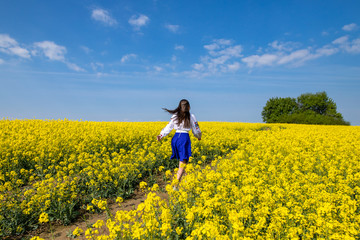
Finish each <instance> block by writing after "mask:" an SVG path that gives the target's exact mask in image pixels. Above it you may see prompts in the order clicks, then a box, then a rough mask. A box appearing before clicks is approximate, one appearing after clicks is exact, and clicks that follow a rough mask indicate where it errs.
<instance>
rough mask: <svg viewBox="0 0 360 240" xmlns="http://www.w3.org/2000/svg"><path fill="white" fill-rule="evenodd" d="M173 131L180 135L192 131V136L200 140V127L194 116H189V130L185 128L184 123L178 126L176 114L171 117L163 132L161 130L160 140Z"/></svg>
mask: <svg viewBox="0 0 360 240" xmlns="http://www.w3.org/2000/svg"><path fill="white" fill-rule="evenodd" d="M173 129H175V130H176V132H180V133H188V132H189V131H190V130H192V132H193V134H194V136H195V137H196V138H198V139H201V131H200V127H199V124H198V123H197V121H196V118H195V115H194V114H190V128H185V127H184V122H181V123H180V124H178V123H177V116H176V114H174V115H172V116H171V119H170V122H169V123H168V124H167V125H166V127H165V128H164V129H163V130H161V132H160V138H163V137H165V136H167V135H168V134H169V133H170V132H171V131H172V130H173Z"/></svg>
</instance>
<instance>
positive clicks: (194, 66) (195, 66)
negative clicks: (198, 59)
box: [192, 63, 204, 71]
mask: <svg viewBox="0 0 360 240" xmlns="http://www.w3.org/2000/svg"><path fill="white" fill-rule="evenodd" d="M192 67H193V68H194V69H195V70H197V71H201V70H204V64H202V63H194V64H193V65H192Z"/></svg>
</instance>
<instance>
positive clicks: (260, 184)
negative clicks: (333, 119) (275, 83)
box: [0, 120, 360, 239]
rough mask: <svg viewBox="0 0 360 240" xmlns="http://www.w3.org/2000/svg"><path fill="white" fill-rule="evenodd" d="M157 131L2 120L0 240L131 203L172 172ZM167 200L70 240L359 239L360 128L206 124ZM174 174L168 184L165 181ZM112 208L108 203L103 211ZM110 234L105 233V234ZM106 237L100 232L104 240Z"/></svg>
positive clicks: (154, 126) (151, 201) (152, 126)
mask: <svg viewBox="0 0 360 240" xmlns="http://www.w3.org/2000/svg"><path fill="white" fill-rule="evenodd" d="M165 124H166V123H164V122H162V123H161V122H156V123H150V122H148V123H110V122H109V123H107V122H78V121H67V120H59V121H40V120H13V121H10V120H2V121H0V140H1V142H0V150H1V151H0V169H1V171H0V183H1V185H0V191H1V195H0V196H1V197H0V198H1V201H0V211H1V212H0V214H1V215H0V226H1V234H0V236H8V235H14V234H17V233H18V234H19V233H22V232H24V231H25V230H30V229H31V228H32V227H33V226H34V225H36V224H39V217H40V216H42V218H41V219H43V218H44V217H43V216H45V215H44V214H43V213H46V216H47V217H48V220H49V221H50V222H51V221H62V222H63V223H64V224H67V223H70V222H71V221H72V220H73V219H74V218H75V217H76V214H77V212H78V210H79V209H80V208H84V209H86V208H87V207H89V206H94V207H95V210H99V211H100V210H101V209H106V204H105V202H104V201H102V200H100V199H103V200H104V199H106V198H113V199H116V198H118V199H119V201H118V202H119V204H121V202H122V198H127V197H129V196H130V195H131V193H132V192H133V191H134V189H135V188H136V187H137V186H139V184H140V182H141V181H144V180H147V181H149V179H151V176H153V175H155V174H158V173H159V172H162V173H164V174H165V172H169V170H170V171H172V170H173V169H174V168H175V167H176V165H177V164H178V163H177V162H176V161H170V160H169V157H170V155H171V147H170V140H171V136H169V137H167V138H166V139H164V141H163V142H157V141H156V137H155V136H156V135H157V134H158V133H159V132H160V130H161V129H162V128H163V127H164V126H165ZM200 127H201V130H202V131H203V139H202V140H201V141H197V140H195V138H193V137H191V140H192V149H193V158H192V159H191V164H188V165H187V168H186V171H187V175H186V177H185V178H184V179H183V180H182V181H181V183H180V186H179V189H180V190H179V191H173V190H172V186H171V185H174V184H175V182H173V183H169V185H168V186H167V191H168V194H169V201H165V200H161V199H160V198H159V197H158V196H157V195H156V191H157V190H158V186H156V184H155V185H152V184H153V183H152V182H147V183H146V184H145V183H141V184H142V186H143V188H145V189H146V187H149V189H150V191H149V192H148V194H147V199H146V201H145V202H144V203H142V204H140V205H139V206H138V208H137V209H134V210H132V211H118V212H117V213H116V215H115V216H113V217H112V218H109V219H108V220H107V222H105V223H104V222H99V223H96V224H94V226H93V228H89V229H76V232H75V231H74V232H75V233H73V235H74V236H78V235H82V236H85V237H86V238H89V239H91V238H94V239H360V230H359V229H360V197H359V193H360V163H359V160H360V157H359V156H360V144H359V143H360V128H359V127H349V126H346V127H344V126H308V125H286V124H250V123H219V122H203V123H200ZM167 175H169V174H168V173H167ZM104 204H105V205H104ZM104 227H105V228H108V230H109V231H108V232H109V234H106V235H101V234H99V231H98V229H100V228H104ZM100 232H101V231H100Z"/></svg>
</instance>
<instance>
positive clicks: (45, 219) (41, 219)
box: [39, 212, 49, 223]
mask: <svg viewBox="0 0 360 240" xmlns="http://www.w3.org/2000/svg"><path fill="white" fill-rule="evenodd" d="M48 221H49V215H48V214H47V213H45V212H43V213H41V214H40V217H39V223H46V222H48Z"/></svg>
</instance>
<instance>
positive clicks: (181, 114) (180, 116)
mask: <svg viewBox="0 0 360 240" xmlns="http://www.w3.org/2000/svg"><path fill="white" fill-rule="evenodd" d="M182 106H183V109H184V111H182ZM163 109H164V110H165V111H167V112H168V113H171V114H176V121H177V123H178V124H180V123H182V122H183V121H184V127H186V128H190V103H189V101H188V100H186V99H181V100H180V102H179V106H178V107H177V108H175V109H174V110H169V109H167V108H163Z"/></svg>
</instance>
